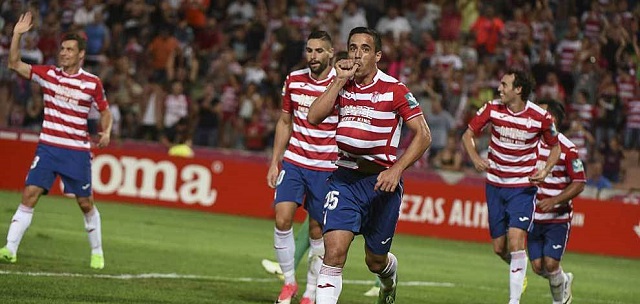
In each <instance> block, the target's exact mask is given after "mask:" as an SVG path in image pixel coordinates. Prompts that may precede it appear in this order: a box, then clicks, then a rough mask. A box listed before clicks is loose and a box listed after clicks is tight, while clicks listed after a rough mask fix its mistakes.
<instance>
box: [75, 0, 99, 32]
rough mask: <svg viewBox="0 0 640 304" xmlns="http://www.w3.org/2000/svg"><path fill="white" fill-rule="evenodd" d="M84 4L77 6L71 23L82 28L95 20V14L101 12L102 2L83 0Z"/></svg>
mask: <svg viewBox="0 0 640 304" xmlns="http://www.w3.org/2000/svg"><path fill="white" fill-rule="evenodd" d="M83 2H84V5H82V6H81V7H80V8H78V9H77V10H76V11H75V14H74V15H73V24H74V26H77V27H78V28H83V27H85V26H87V25H89V24H91V23H94V22H95V18H96V14H98V13H99V14H102V8H103V6H102V4H101V3H100V2H102V1H98V0H84V1H83Z"/></svg>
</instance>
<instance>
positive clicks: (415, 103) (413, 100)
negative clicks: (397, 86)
mask: <svg viewBox="0 0 640 304" xmlns="http://www.w3.org/2000/svg"><path fill="white" fill-rule="evenodd" d="M404 99H406V100H407V102H408V103H409V107H410V108H412V109H413V108H415V107H417V106H419V105H420V104H419V103H418V100H416V98H415V97H413V94H411V92H409V93H407V94H404Z"/></svg>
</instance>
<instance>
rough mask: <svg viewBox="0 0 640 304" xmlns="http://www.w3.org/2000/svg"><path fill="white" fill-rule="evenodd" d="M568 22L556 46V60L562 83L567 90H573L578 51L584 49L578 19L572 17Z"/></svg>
mask: <svg viewBox="0 0 640 304" xmlns="http://www.w3.org/2000/svg"><path fill="white" fill-rule="evenodd" d="M568 24H569V25H568V30H567V33H566V34H565V36H564V38H563V39H562V40H560V42H558V45H557V46H556V56H557V61H556V62H557V64H558V78H559V80H560V83H561V84H562V86H563V87H564V89H565V90H566V91H568V92H573V75H572V73H573V66H574V65H575V63H576V58H578V52H580V50H581V49H582V41H580V39H579V34H580V28H579V27H578V19H577V18H576V17H571V18H569V21H568Z"/></svg>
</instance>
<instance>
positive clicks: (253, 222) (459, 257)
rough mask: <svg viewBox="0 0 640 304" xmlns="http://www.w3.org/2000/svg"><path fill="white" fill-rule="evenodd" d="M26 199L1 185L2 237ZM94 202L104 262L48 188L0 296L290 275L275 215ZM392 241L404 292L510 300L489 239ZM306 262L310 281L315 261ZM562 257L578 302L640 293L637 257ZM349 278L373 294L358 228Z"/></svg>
mask: <svg viewBox="0 0 640 304" xmlns="http://www.w3.org/2000/svg"><path fill="white" fill-rule="evenodd" d="M19 201H20V195H19V193H14V192H0V223H1V224H0V238H2V239H1V240H0V243H1V244H0V246H3V245H4V242H5V240H4V237H5V236H6V231H7V228H8V225H9V222H10V221H11V217H12V215H13V213H14V212H15V209H16V207H17V204H18V202H19ZM239 203H240V202H239ZM264 203H265V204H268V203H269V202H264ZM97 204H98V207H99V209H100V213H101V215H102V225H103V226H102V227H103V245H104V250H105V261H106V266H105V269H103V270H101V271H94V270H91V269H90V268H89V257H90V249H89V245H88V241H87V236H86V233H85V232H84V227H83V222H82V216H81V213H80V210H79V208H78V207H77V206H76V204H75V200H73V199H70V198H61V197H43V198H42V199H41V201H40V203H39V205H38V206H37V208H36V212H35V214H34V219H33V222H32V224H31V227H30V228H29V231H27V234H26V235H25V237H24V239H23V241H22V245H21V246H20V251H19V253H18V262H17V263H16V264H12V265H8V264H0V280H1V282H0V303H145V304H146V303H224V304H226V303H229V304H232V303H237V304H249V303H252V304H253V303H273V301H274V300H275V298H276V297H277V295H278V293H279V290H280V287H281V282H280V281H279V280H278V279H277V278H275V277H273V276H271V275H269V274H267V273H265V272H264V271H263V270H262V267H261V266H260V260H261V259H263V258H271V259H273V256H274V254H273V223H272V221H270V220H264V219H254V218H245V217H237V216H228V215H219V214H207V213H200V212H193V211H185V210H178V209H166V208H156V207H148V206H139V205H128V204H118V203H105V202H98V203H97ZM487 238H488V236H487ZM638 241H640V240H638ZM603 246H606V244H603ZM570 247H571V244H570V243H569V248H570ZM392 251H393V252H394V253H395V254H396V256H397V257H398V259H399V274H400V280H401V281H400V284H401V285H400V286H399V287H398V298H397V303H406V304H416V303H443V304H444V303H507V302H508V270H507V265H506V264H504V263H503V262H502V261H501V260H500V259H499V258H498V257H497V256H494V254H493V253H492V251H491V246H490V244H489V243H483V244H480V243H466V242H456V241H447V240H440V239H433V238H422V237H414V236H405V235H398V236H396V238H395V239H394V242H393V247H392ZM300 266H301V267H300V268H299V269H298V274H297V277H298V282H299V284H300V286H301V291H300V292H302V290H303V289H304V284H305V283H304V281H305V279H306V275H305V273H304V271H305V270H304V269H305V267H306V261H304V262H302V264H301V265H300ZM563 266H564V269H565V270H566V271H571V272H573V273H574V274H575V280H574V286H573V287H574V288H573V290H574V299H575V300H574V303H581V304H582V303H594V304H605V303H612V304H617V303H629V304H631V303H640V288H639V287H640V260H632V259H622V258H612V257H603V256H594V255H583V254H573V253H568V254H567V255H566V256H565V260H564V261H563ZM528 278H529V287H528V289H527V291H526V292H525V294H524V295H523V298H522V301H521V302H522V303H527V304H529V303H531V304H534V303H536V304H537V303H544V304H548V303H551V297H550V295H549V288H548V284H547V281H546V280H543V279H542V278H539V277H537V276H536V275H534V274H533V273H532V272H531V270H530V269H529V271H528ZM344 280H345V283H344V285H343V290H342V295H341V299H340V303H345V304H356V303H373V302H374V300H375V299H373V298H367V297H364V296H362V293H363V292H364V291H366V290H367V289H368V288H369V284H371V283H372V282H373V275H372V274H370V273H369V272H368V270H367V269H366V266H365V264H364V254H363V241H362V238H361V237H357V238H356V240H355V241H354V243H353V245H352V246H351V250H350V253H349V258H348V261H347V265H346V268H345V271H344Z"/></svg>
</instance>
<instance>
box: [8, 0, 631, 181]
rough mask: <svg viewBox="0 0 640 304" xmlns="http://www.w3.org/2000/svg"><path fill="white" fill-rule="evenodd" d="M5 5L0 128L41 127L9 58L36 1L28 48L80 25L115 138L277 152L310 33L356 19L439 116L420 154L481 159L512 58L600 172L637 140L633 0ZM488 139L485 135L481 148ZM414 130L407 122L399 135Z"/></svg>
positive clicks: (439, 161) (21, 0) (340, 33)
mask: <svg viewBox="0 0 640 304" xmlns="http://www.w3.org/2000/svg"><path fill="white" fill-rule="evenodd" d="M0 3H1V6H0V11H1V12H0V28H1V29H2V30H1V32H0V128H6V127H15V128H27V129H30V130H33V131H39V128H40V127H41V124H42V120H43V117H44V114H43V111H42V109H43V101H42V94H40V93H39V92H40V88H39V87H37V85H36V84H34V83H32V82H30V81H28V80H24V79H21V78H18V77H17V76H16V75H15V74H13V73H10V71H9V70H8V68H7V56H8V48H9V43H10V39H11V38H10V37H11V32H12V30H13V27H14V24H15V22H16V20H17V18H18V17H19V16H20V14H21V13H22V12H25V11H26V10H30V11H31V12H32V14H33V16H34V18H35V20H34V24H35V26H34V28H33V29H32V30H31V31H30V32H29V33H27V34H25V35H24V36H23V41H22V48H21V54H22V57H23V58H22V59H23V61H25V62H28V63H33V64H42V63H45V64H46V63H50V64H55V62H56V56H57V51H58V47H59V44H60V38H61V37H62V34H63V33H65V32H67V31H82V32H84V34H85V35H86V37H87V38H88V44H87V49H86V58H85V62H84V68H85V69H86V70H88V71H90V72H92V73H94V74H96V75H98V76H100V77H101V79H102V81H103V83H104V85H105V90H106V93H107V97H108V99H109V101H110V103H111V110H112V112H113V114H114V128H113V132H114V138H118V139H135V140H149V141H159V142H161V143H163V144H164V145H166V146H167V147H169V146H172V145H174V144H178V143H188V144H193V145H196V146H206V147H218V148H230V149H243V150H250V151H271V145H272V141H273V134H274V128H275V124H276V122H277V119H278V118H279V117H280V113H281V110H280V94H281V90H282V84H283V81H284V77H285V76H286V75H287V74H288V73H289V72H290V71H291V70H293V69H297V68H301V67H303V66H304V56H303V54H304V51H305V50H304V48H305V41H306V38H307V35H308V34H309V33H310V31H312V30H314V29H321V30H325V31H328V32H329V33H331V35H332V37H334V47H335V49H336V51H342V50H345V49H346V46H345V43H346V41H347V35H348V33H349V30H351V29H352V28H354V27H356V26H369V27H373V28H375V29H377V30H378V31H379V32H380V33H381V34H382V35H383V39H384V40H383V48H384V50H383V58H382V60H381V61H380V62H379V67H380V68H381V69H382V70H384V71H385V72H387V73H388V74H390V75H392V76H394V77H396V78H397V79H399V80H401V81H402V82H404V83H405V84H406V85H407V86H408V87H409V88H410V89H411V91H412V92H413V93H414V95H415V96H416V98H417V99H418V101H419V103H420V105H421V107H422V109H423V111H424V113H425V114H426V119H427V122H428V124H429V126H430V128H431V132H432V138H433V142H432V146H431V149H430V150H429V152H428V153H427V156H426V157H425V159H423V160H422V161H420V162H419V163H418V164H417V165H416V166H418V167H419V168H439V169H445V170H453V171H463V170H465V169H466V168H470V167H472V166H471V165H470V163H469V160H468V159H466V156H465V155H464V153H462V150H461V146H460V137H461V134H462V132H464V130H465V129H466V126H467V122H468V120H469V119H470V118H471V117H472V116H473V114H474V113H475V112H476V111H477V110H478V109H479V108H480V107H482V105H483V104H484V103H485V102H486V101H488V100H491V99H494V98H498V96H497V91H496V89H497V87H498V85H499V79H500V76H501V74H502V72H503V71H504V70H506V69H507V68H522V69H526V70H529V71H531V73H532V74H533V76H534V78H535V80H536V83H537V85H536V87H535V90H534V92H533V93H532V96H530V97H529V98H530V99H531V100H533V101H536V100H540V99H553V100H557V101H559V102H561V103H562V104H563V105H564V107H565V109H566V113H567V119H565V121H566V124H565V125H563V126H559V128H560V129H561V130H562V131H563V132H564V133H565V135H567V137H569V138H570V139H571V140H572V141H573V142H574V143H575V144H576V145H577V146H578V147H579V152H580V156H581V158H582V159H583V161H584V162H585V164H587V168H588V170H587V172H588V174H589V180H590V183H591V185H594V186H597V187H611V186H612V184H616V183H622V182H623V179H624V177H625V176H624V167H625V166H624V163H623V159H624V157H625V155H629V153H627V152H629V151H637V150H638V149H640V89H639V88H638V87H639V84H640V73H639V72H638V69H639V68H640V46H639V44H640V43H639V41H638V40H639V37H640V30H639V27H640V4H638V1H634V0H594V1H586V0H585V1H581V0H566V1H564V0H535V1H533V0H512V1H508V0H492V1H488V0H485V1H482V0H457V1H446V0H402V1H390V0H387V1H383V0H235V1H232V0H226V1H224V0H219V1H211V0H126V1H125V0H50V1H25V0H6V1H1V2H0ZM94 114H95V115H92V114H90V121H92V122H93V123H90V132H95V131H96V130H95V129H96V128H97V120H98V117H99V115H98V113H97V111H95V113H94ZM487 135H488V134H487ZM488 140H489V136H483V137H481V138H480V142H479V146H480V147H481V149H482V150H485V152H486V149H487V147H488ZM409 142H410V136H406V137H405V140H403V143H401V145H402V144H405V145H406V144H408V143H409ZM633 155H637V153H636V154H633ZM636 157H637V156H636ZM638 161H640V160H635V161H634V163H635V164H636V166H637V165H639V164H638Z"/></svg>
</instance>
